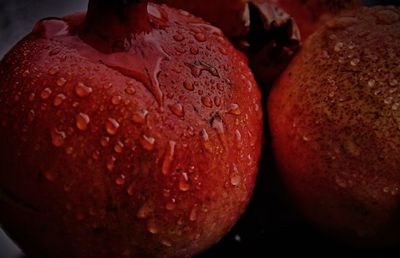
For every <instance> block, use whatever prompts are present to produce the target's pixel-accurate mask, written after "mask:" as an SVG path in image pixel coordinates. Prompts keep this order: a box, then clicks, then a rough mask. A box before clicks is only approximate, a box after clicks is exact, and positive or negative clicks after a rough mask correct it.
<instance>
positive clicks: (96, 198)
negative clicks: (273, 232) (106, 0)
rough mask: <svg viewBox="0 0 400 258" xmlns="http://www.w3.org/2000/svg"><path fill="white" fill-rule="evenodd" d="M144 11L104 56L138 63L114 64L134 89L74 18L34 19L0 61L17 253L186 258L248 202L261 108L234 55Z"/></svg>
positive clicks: (7, 212) (215, 36) (182, 15)
mask: <svg viewBox="0 0 400 258" xmlns="http://www.w3.org/2000/svg"><path fill="white" fill-rule="evenodd" d="M147 10H149V19H151V20H152V21H151V24H152V28H151V30H150V31H149V32H146V33H138V34H135V35H134V37H133V42H130V43H129V42H128V45H129V44H132V45H134V46H135V47H136V48H135V50H132V51H133V52H132V51H130V50H129V49H126V50H125V51H126V52H124V51H123V50H118V54H119V56H118V58H119V59H118V62H120V61H121V60H122V61H121V62H122V63H123V61H124V58H125V57H127V58H128V57H129V55H131V54H132V53H136V54H137V53H141V54H142V57H137V55H136V56H135V58H134V59H129V58H128V59H127V60H128V61H127V63H125V65H126V67H130V66H132V67H136V68H137V69H139V70H140V69H142V70H144V71H146V72H147V75H148V76H149V78H142V81H140V80H139V79H138V80H135V79H133V78H131V77H129V76H127V75H126V74H129V71H125V72H123V69H116V68H115V67H113V66H111V65H110V64H108V65H106V61H104V60H101V58H107V54H105V55H99V52H98V51H97V50H96V49H94V48H91V47H89V46H88V45H87V44H85V43H84V42H83V41H82V40H80V38H79V37H78V36H77V34H79V33H83V34H84V32H82V30H81V29H82V27H83V21H84V16H85V15H84V14H77V15H73V16H69V17H66V18H64V19H63V20H47V21H43V22H40V23H38V24H37V25H36V27H35V29H34V32H33V33H31V34H29V35H28V36H27V37H26V38H24V39H23V40H22V41H21V42H19V43H18V44H17V45H16V46H15V47H14V48H13V49H12V50H11V51H10V52H9V53H8V54H7V55H6V56H5V58H4V59H3V60H2V61H1V63H0V78H1V80H0V123H1V124H0V164H1V167H0V189H1V194H0V221H1V224H2V227H3V228H4V229H5V230H6V231H8V233H9V234H10V235H11V236H12V237H13V239H14V240H16V242H17V243H18V244H19V245H20V246H21V247H22V249H23V250H24V251H25V252H26V253H27V255H29V257H41V258H43V257H52V258H54V257H57V258H64V257H65V258H67V257H68V258H71V257H74V258H88V257H93V258H110V257H113V258H119V257H130V258H138V257H140V258H142V257H190V256H192V255H194V254H197V253H199V252H201V251H203V250H205V249H207V248H208V247H210V246H211V245H212V244H214V243H216V242H217V241H218V240H219V239H220V238H221V237H222V236H223V235H224V234H225V233H226V232H227V231H228V230H229V229H230V228H231V227H232V226H233V225H234V223H235V222H236V221H237V219H238V218H239V216H240V215H241V214H242V212H243V211H244V209H245V207H246V205H247V203H248V201H249V199H250V197H251V193H252V189H253V186H254V183H255V179H256V175H257V169H258V161H259V156H260V150H261V143H262V110H261V96H260V92H259V90H258V88H257V85H256V83H255V81H254V79H253V76H252V73H251V71H250V70H249V68H248V66H247V63H246V62H247V60H246V59H245V57H244V56H243V55H242V54H240V53H239V52H237V51H236V50H235V49H234V47H233V46H232V45H231V44H230V43H229V42H228V40H227V39H226V38H225V37H224V36H223V35H222V34H221V32H220V31H219V30H218V29H216V28H214V27H212V26H210V25H208V24H206V23H204V22H203V21H202V20H201V19H198V18H196V17H194V16H192V15H190V14H188V13H186V12H182V11H178V10H175V9H171V8H168V7H166V6H164V5H163V6H161V5H155V4H149V7H148V8H147ZM161 16H162V17H163V19H161V18H160V17H161ZM166 17H168V18H166ZM65 24H67V25H68V26H69V33H68V32H67V33H66V32H65V28H63V26H64V25H65ZM91 40H95V39H93V38H90V37H89V38H88V41H91ZM117 43H118V42H117ZM119 43H121V42H119ZM119 43H118V44H117V47H126V44H125V43H126V42H122V44H119ZM151 44H155V45H154V47H153V48H149V47H148V46H149V45H151ZM141 47H142V48H141ZM81 48H85V50H82V49H81ZM156 48H157V49H156ZM155 49H156V50H155ZM148 51H153V52H154V51H159V53H157V54H154V53H153V52H151V53H149V52H148ZM160 53H162V56H163V58H162V59H157V60H161V61H160V62H159V63H158V64H159V67H158V68H159V70H155V71H156V72H157V73H156V74H154V75H153V74H151V72H153V71H152V70H151V69H152V66H151V64H152V62H153V61H154V60H152V59H153V58H154V56H153V55H156V56H157V55H159V54H160ZM103 54H104V53H103ZM132 60H133V61H132ZM157 60H156V61H157ZM142 66H144V67H142ZM136 68H135V69H136ZM144 68H146V69H144ZM153 68H154V67H153ZM121 71H122V72H121ZM124 74H125V75H124ZM132 76H133V77H135V76H138V77H137V78H140V76H139V75H137V74H133V75H132ZM153 76H154V78H153ZM147 79H148V80H147ZM149 80H150V81H151V82H149ZM146 83H147V84H146ZM157 87H158V89H159V91H157Z"/></svg>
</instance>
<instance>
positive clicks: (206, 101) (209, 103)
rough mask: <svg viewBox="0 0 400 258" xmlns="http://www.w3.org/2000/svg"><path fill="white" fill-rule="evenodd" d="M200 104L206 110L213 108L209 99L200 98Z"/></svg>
mask: <svg viewBox="0 0 400 258" xmlns="http://www.w3.org/2000/svg"><path fill="white" fill-rule="evenodd" d="M201 103H203V105H204V106H206V107H208V108H212V106H213V103H212V100H211V99H210V97H207V96H206V97H202V98H201Z"/></svg>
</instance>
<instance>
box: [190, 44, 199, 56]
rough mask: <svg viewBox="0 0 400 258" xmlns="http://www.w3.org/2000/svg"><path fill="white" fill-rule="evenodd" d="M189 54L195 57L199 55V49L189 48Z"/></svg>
mask: <svg viewBox="0 0 400 258" xmlns="http://www.w3.org/2000/svg"><path fill="white" fill-rule="evenodd" d="M190 53H192V54H193V55H197V54H198V53H199V48H198V47H196V46H193V47H191V48H190Z"/></svg>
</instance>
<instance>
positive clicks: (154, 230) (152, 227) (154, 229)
mask: <svg viewBox="0 0 400 258" xmlns="http://www.w3.org/2000/svg"><path fill="white" fill-rule="evenodd" d="M147 230H148V231H149V232H150V233H151V234H157V233H158V228H157V225H156V222H155V220H154V219H149V220H148V221H147Z"/></svg>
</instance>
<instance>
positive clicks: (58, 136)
mask: <svg viewBox="0 0 400 258" xmlns="http://www.w3.org/2000/svg"><path fill="white" fill-rule="evenodd" d="M65 138H67V135H66V134H65V132H63V131H58V130H57V129H54V130H52V131H51V142H52V143H53V145H54V146H55V147H61V146H62V145H64V141H65Z"/></svg>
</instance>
